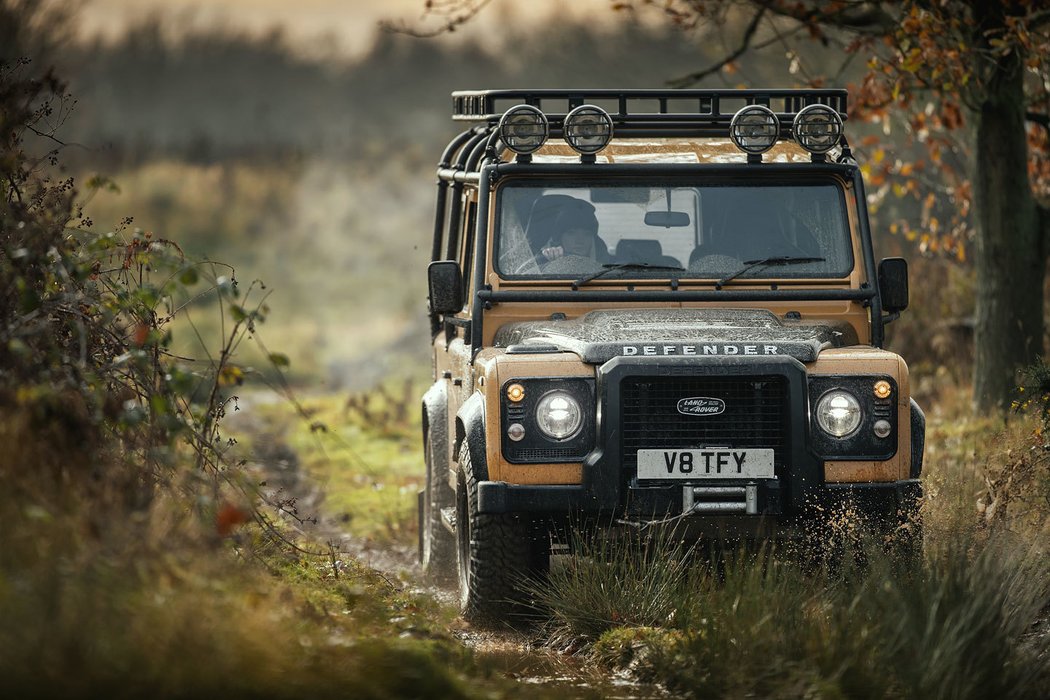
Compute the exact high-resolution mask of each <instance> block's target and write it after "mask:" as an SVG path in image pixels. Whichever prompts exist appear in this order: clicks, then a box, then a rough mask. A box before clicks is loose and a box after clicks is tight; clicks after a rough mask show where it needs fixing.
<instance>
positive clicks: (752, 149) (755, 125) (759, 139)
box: [729, 105, 780, 154]
mask: <svg viewBox="0 0 1050 700" xmlns="http://www.w3.org/2000/svg"><path fill="white" fill-rule="evenodd" d="M729 135H730V137H732V139H733V143H735V144H736V146H737V148H739V149H740V150H741V151H744V152H745V153H753V154H758V153H765V152H766V151H768V150H769V149H771V148H773V144H775V143H776V142H777V137H778V136H780V120H779V119H777V115H776V114H774V113H773V110H771V109H769V108H768V107H763V106H762V105H750V106H748V107H744V108H743V109H741V110H740V111H739V112H737V113H736V114H734V115H733V120H732V121H731V122H729Z"/></svg>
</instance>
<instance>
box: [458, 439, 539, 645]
mask: <svg viewBox="0 0 1050 700" xmlns="http://www.w3.org/2000/svg"><path fill="white" fill-rule="evenodd" d="M456 490H457V499H456V500H457V507H456V540H457V542H458V547H457V550H458V557H457V559H458V562H459V593H460V612H461V613H462V615H463V617H464V619H466V620H467V621H469V622H472V623H475V624H485V623H489V624H493V623H502V624H507V623H511V622H513V621H514V620H515V619H522V618H523V617H525V616H527V615H528V613H529V612H530V606H529V604H528V603H529V595H528V585H529V582H530V581H532V582H534V581H537V580H538V579H539V578H540V577H542V576H543V575H545V574H546V572H547V570H548V568H549V566H550V553H549V546H548V543H547V542H545V541H543V540H542V539H540V538H539V536H538V535H537V533H536V532H534V531H533V529H532V528H531V527H530V523H528V522H527V521H525V520H524V519H522V518H521V517H520V516H517V515H510V514H503V513H500V514H494V513H479V512H478V480H477V477H476V476H475V474H474V471H473V468H472V465H471V463H470V453H469V450H468V449H467V447H466V446H464V447H463V449H462V451H461V456H460V460H459V476H458V488H457V489H456Z"/></svg>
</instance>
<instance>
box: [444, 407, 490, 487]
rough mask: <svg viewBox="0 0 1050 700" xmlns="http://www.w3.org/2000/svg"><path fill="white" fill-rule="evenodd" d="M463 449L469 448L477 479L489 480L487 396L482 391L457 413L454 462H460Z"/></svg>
mask: <svg viewBox="0 0 1050 700" xmlns="http://www.w3.org/2000/svg"><path fill="white" fill-rule="evenodd" d="M461 450H468V452H469V454H470V465H471V470H472V471H473V472H474V478H475V480H477V481H478V482H482V481H487V480H488V475H489V468H488V452H487V449H486V447H485V398H484V396H482V395H481V394H480V393H474V394H471V396H470V398H468V399H467V400H466V401H464V402H463V405H462V406H460V408H459V411H458V412H457V413H456V442H455V449H454V450H453V453H452V455H453V456H452V463H453V464H457V465H458V464H459V454H460V451H461ZM457 468H458V467H457Z"/></svg>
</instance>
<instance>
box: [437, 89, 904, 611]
mask: <svg viewBox="0 0 1050 700" xmlns="http://www.w3.org/2000/svg"><path fill="white" fill-rule="evenodd" d="M846 99H847V95H846V92H845V91H844V90H837V89H828V90H488V91H469V92H456V93H453V110H454V111H453V119H454V120H457V121H464V122H475V123H476V124H475V125H474V126H472V127H471V128H469V129H467V130H466V131H464V132H463V133H462V134H460V135H459V136H457V137H455V138H454V139H453V140H452V141H451V143H449V145H448V147H447V148H446V149H445V152H444V153H443V154H442V156H441V162H440V164H439V166H438V183H437V207H436V212H435V219H434V240H433V251H432V256H431V259H432V261H433V262H431V263H430V266H429V270H428V278H429V303H430V322H431V331H432V334H433V353H434V360H433V366H434V384H433V385H432V386H431V387H430V389H429V390H428V391H427V392H426V394H425V395H424V397H423V441H424V447H425V454H426V469H427V480H426V490H425V491H424V492H423V493H421V494H420V517H421V523H420V530H421V537H420V540H421V541H420V550H421V552H420V556H421V559H422V562H423V565H424V568H425V569H426V570H427V571H429V572H431V573H434V574H440V573H441V572H442V571H445V570H450V569H451V568H452V565H453V564H455V566H456V568H457V569H458V579H459V586H460V591H461V599H462V608H463V612H464V615H465V616H466V617H467V618H468V619H477V618H481V617H493V616H495V617H499V616H502V615H504V614H505V613H506V612H507V611H508V610H509V606H512V605H513V603H514V601H515V600H517V599H519V598H520V597H521V596H522V589H521V582H522V580H523V578H524V576H525V575H526V574H529V573H533V574H535V573H542V572H543V570H544V569H545V567H547V566H548V565H549V558H550V553H551V551H552V547H554V548H556V551H557V548H560V547H563V546H565V544H566V539H567V538H566V524H567V523H570V522H582V521H586V522H591V523H597V524H599V525H598V526H599V527H609V528H616V527H620V526H623V527H630V526H632V525H633V526H638V525H639V524H645V523H648V522H652V521H658V520H667V519H676V520H677V525H678V528H677V530H676V532H682V533H686V536H689V537H697V538H705V537H706V538H738V539H744V538H746V539H749V540H751V539H766V538H777V539H781V538H792V537H797V536H798V535H799V533H800V532H801V531H802V530H803V529H804V527H805V526H806V525H807V524H811V523H814V522H820V521H821V518H822V517H824V514H826V513H828V512H830V511H832V510H834V509H835V507H836V506H838V505H841V504H843V503H846V502H849V503H850V504H852V507H853V510H854V511H855V512H857V513H860V514H861V515H862V516H863V517H864V519H866V520H867V522H868V523H869V524H871V525H873V526H874V527H875V530H876V531H877V532H890V531H892V530H893V529H894V528H897V527H898V526H901V525H905V524H906V523H907V522H908V519H909V518H910V517H912V516H913V515H914V513H915V509H916V502H917V499H918V498H919V496H920V494H921V486H920V482H919V475H920V472H921V469H922V455H923V441H924V435H925V420H924V417H923V414H922V412H921V410H920V409H919V407H918V406H917V405H916V403H915V402H914V401H913V400H912V399H911V397H910V393H909V385H908V368H907V365H906V364H905V363H904V360H903V359H902V358H901V357H900V356H898V355H896V354H894V353H892V352H889V351H887V350H885V349H883V340H884V328H885V326H886V324H887V323H889V322H890V321H892V320H893V319H895V318H897V317H898V315H899V314H900V312H901V311H902V310H904V309H905V308H906V307H907V305H908V283H907V265H906V263H905V261H904V260H902V259H899V258H889V259H885V260H882V261H881V262H876V259H875V257H874V253H873V249H872V236H871V231H870V228H869V223H868V212H867V207H866V199H865V194H864V183H863V181H862V177H861V169H860V167H859V166H858V164H857V162H856V160H855V159H854V156H853V154H852V152H851V150H850V148H849V145H848V143H847V140H846V138H845V136H844V134H843V121H844V120H845V118H846Z"/></svg>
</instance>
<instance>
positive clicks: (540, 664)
mask: <svg viewBox="0 0 1050 700" xmlns="http://www.w3.org/2000/svg"><path fill="white" fill-rule="evenodd" d="M275 400H277V401H279V400H281V399H279V398H278V397H277V396H276V395H269V396H267V395H260V396H254V397H247V398H242V399H241V401H240V409H241V410H239V411H238V412H237V413H236V414H234V416H231V419H230V420H229V421H228V427H230V428H232V429H233V430H235V431H243V432H245V433H247V434H251V435H252V436H253V441H254V443H255V444H256V446H257V447H256V452H255V454H253V455H252V457H251V459H250V460H249V468H252V469H256V470H258V471H259V472H260V475H261V476H263V477H264V479H265V482H266V487H265V488H264V491H267V492H268V493H269V494H270V495H271V496H272V497H277V498H281V499H289V498H291V499H294V502H295V508H296V510H297V511H298V514H299V517H307V518H309V522H307V523H305V524H300V523H298V522H296V521H295V520H294V519H290V522H289V524H290V525H291V526H292V527H294V528H296V529H299V530H301V531H302V532H303V534H304V535H305V536H307V537H309V538H310V539H311V540H313V541H316V542H323V543H326V544H328V545H329V546H331V547H332V549H333V554H334V556H336V557H337V558H338V557H353V558H354V559H355V560H357V561H359V562H361V563H362V564H364V565H366V566H368V567H369V568H371V569H373V570H375V571H376V572H378V573H379V574H381V575H382V576H383V577H384V578H385V579H386V580H387V581H388V582H389V583H390V584H391V585H392V586H394V587H397V588H399V589H405V590H408V591H410V592H413V593H422V594H424V595H427V596H430V597H432V598H434V599H436V600H437V601H439V602H440V603H441V604H443V605H447V606H451V607H455V606H457V605H458V592H457V591H456V590H454V589H453V588H449V587H443V586H437V585H434V584H433V583H431V582H428V581H426V580H425V578H424V576H423V572H422V569H421V567H420V565H419V562H418V560H417V550H416V546H415V543H412V544H400V543H394V544H386V543H384V544H380V543H376V542H372V541H370V540H367V539H362V538H358V537H355V536H353V535H352V534H350V533H349V532H347V531H346V529H345V527H344V523H343V522H342V521H341V520H340V519H339V518H336V517H331V516H330V515H328V514H327V513H326V511H325V505H324V500H325V498H324V496H325V494H324V490H323V488H321V486H320V485H318V484H317V483H315V482H314V481H313V480H311V479H310V477H309V475H308V474H307V473H306V472H305V471H304V470H303V469H301V468H300V466H299V459H298V456H297V455H296V454H295V453H294V451H292V450H291V449H290V448H288V447H287V446H286V445H285V444H284V443H283V441H281V440H279V439H274V438H275V436H273V435H267V434H266V431H265V429H264V428H263V427H262V426H261V424H260V423H259V421H257V420H255V419H254V417H253V416H252V411H251V410H250V407H251V406H252V405H253V404H254V403H260V402H271V401H275ZM450 632H451V633H452V635H453V636H454V637H455V638H456V639H458V640H459V641H460V642H462V643H463V644H464V645H465V646H467V647H469V648H471V649H472V650H473V652H474V654H475V657H476V658H477V660H478V662H479V664H480V665H481V666H483V667H484V668H488V669H491V670H492V671H493V672H495V673H499V674H501V675H503V676H505V677H507V678H510V679H513V680H515V681H517V682H519V683H522V684H527V685H528V686H529V687H530V689H531V688H535V689H536V691H537V692H539V694H540V695H539V696H540V697H543V696H548V695H549V696H551V697H555V696H556V697H558V698H559V699H561V700H569V699H571V698H610V699H624V700H626V699H641V698H667V697H670V696H669V695H668V694H667V693H666V692H665V691H664V690H662V689H661V688H659V687H657V686H653V685H650V684H642V683H638V682H636V681H634V680H632V679H630V678H627V677H625V676H622V675H617V674H613V673H610V672H608V671H607V670H604V669H599V668H596V667H595V666H593V665H591V664H589V663H588V661H587V659H586V657H585V656H584V655H583V654H580V653H578V650H565V651H561V650H557V649H554V648H552V647H550V646H547V645H545V644H544V639H543V637H542V632H541V630H539V629H538V628H532V629H529V628H511V627H506V628H502V629H491V628H489V629H481V628H477V627H474V626H472V625H471V624H469V623H467V622H466V621H464V620H463V619H462V618H458V619H457V621H456V622H455V623H454V626H453V629H451V630H450ZM530 692H531V691H530Z"/></svg>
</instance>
